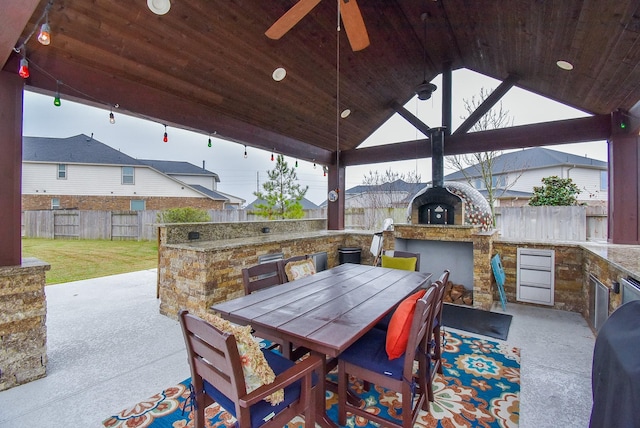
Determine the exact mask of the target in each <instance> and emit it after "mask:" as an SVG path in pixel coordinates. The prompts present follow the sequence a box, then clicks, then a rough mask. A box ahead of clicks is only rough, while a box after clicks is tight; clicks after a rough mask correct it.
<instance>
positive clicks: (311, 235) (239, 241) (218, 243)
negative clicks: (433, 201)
mask: <svg viewBox="0 0 640 428" xmlns="http://www.w3.org/2000/svg"><path fill="white" fill-rule="evenodd" d="M344 235H367V236H371V235H372V233H371V232H367V231H360V230H314V231H310V232H298V233H286V234H285V233H264V234H262V235H258V236H248V237H246V238H233V239H221V240H215V241H196V240H194V241H191V242H184V243H179V244H166V247H168V248H178V249H182V250H191V251H203V252H207V251H219V250H228V249H232V248H239V247H246V246H252V245H263V244H268V243H273V242H290V241H299V240H303V239H318V238H326V237H340V236H344Z"/></svg>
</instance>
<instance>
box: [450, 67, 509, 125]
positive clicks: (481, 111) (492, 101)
mask: <svg viewBox="0 0 640 428" xmlns="http://www.w3.org/2000/svg"><path fill="white" fill-rule="evenodd" d="M518 80H520V77H519V76H517V75H515V74H510V75H509V76H508V77H507V78H506V79H505V80H504V81H503V82H502V83H501V84H500V85H499V86H498V87H497V88H496V89H495V90H494V91H493V92H492V93H491V95H489V96H488V97H487V98H486V99H485V100H484V101H483V102H482V104H480V105H479V106H478V108H477V109H476V110H475V111H474V112H473V113H471V114H470V115H469V117H468V118H466V119H465V121H464V122H462V125H460V126H459V127H458V129H456V130H455V132H454V133H453V134H456V135H457V134H464V133H466V132H469V130H470V129H471V128H473V125H475V124H476V123H477V122H478V121H479V120H480V118H482V116H484V115H485V114H486V113H487V112H488V111H489V110H491V108H492V107H493V106H494V105H496V103H497V102H498V101H500V99H501V98H502V97H503V96H504V95H505V94H506V93H507V92H508V91H509V89H511V88H512V87H513V85H515V84H516V82H517V81H518Z"/></svg>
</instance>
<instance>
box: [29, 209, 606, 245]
mask: <svg viewBox="0 0 640 428" xmlns="http://www.w3.org/2000/svg"><path fill="white" fill-rule="evenodd" d="M158 212H159V211H152V210H149V211H80V210H52V211H24V212H23V213H22V236H24V237H27V238H49V239H56V238H58V239H65V238H66V239H107V240H143V241H155V240H156V239H157V228H156V227H154V224H156V222H157V220H156V219H157V214H158ZM208 213H209V216H210V218H211V221H212V222H215V223H233V222H240V221H256V220H264V219H263V218H261V217H258V216H256V215H254V214H251V213H248V212H247V211H245V210H209V211H208ZM326 217H327V211H326V209H315V210H306V211H305V217H304V218H307V219H309V218H326ZM387 217H391V218H393V220H394V222H395V223H406V221H407V220H406V210H405V209H400V208H396V209H387V208H384V209H378V210H376V209H372V208H351V209H348V210H347V211H346V213H345V227H346V228H347V229H362V230H374V231H377V230H379V229H380V227H381V225H382V221H383V220H384V219H385V218H387ZM496 227H497V228H498V230H500V233H501V236H502V237H504V238H509V239H527V240H548V239H554V240H559V241H586V240H606V239H607V214H606V208H604V207H584V206H575V207H500V208H497V209H496Z"/></svg>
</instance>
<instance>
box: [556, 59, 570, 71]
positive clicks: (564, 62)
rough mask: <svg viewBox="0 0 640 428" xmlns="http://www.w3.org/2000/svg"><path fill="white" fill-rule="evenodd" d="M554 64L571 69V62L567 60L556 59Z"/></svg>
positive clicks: (564, 68)
mask: <svg viewBox="0 0 640 428" xmlns="http://www.w3.org/2000/svg"><path fill="white" fill-rule="evenodd" d="M556 65H557V66H558V67H560V68H561V69H563V70H573V64H571V63H570V62H569V61H564V60H558V61H556Z"/></svg>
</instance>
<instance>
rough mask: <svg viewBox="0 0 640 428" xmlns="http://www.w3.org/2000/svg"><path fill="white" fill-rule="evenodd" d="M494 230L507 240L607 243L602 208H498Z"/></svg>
mask: <svg viewBox="0 0 640 428" xmlns="http://www.w3.org/2000/svg"><path fill="white" fill-rule="evenodd" d="M496 228H497V229H498V230H500V235H501V236H502V237H503V238H508V239H525V240H535V241H544V240H556V241H586V240H606V239H607V214H606V208H605V207H587V206H581V205H580V206H567V207H550V206H543V207H529V206H525V207H500V208H497V209H496Z"/></svg>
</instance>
